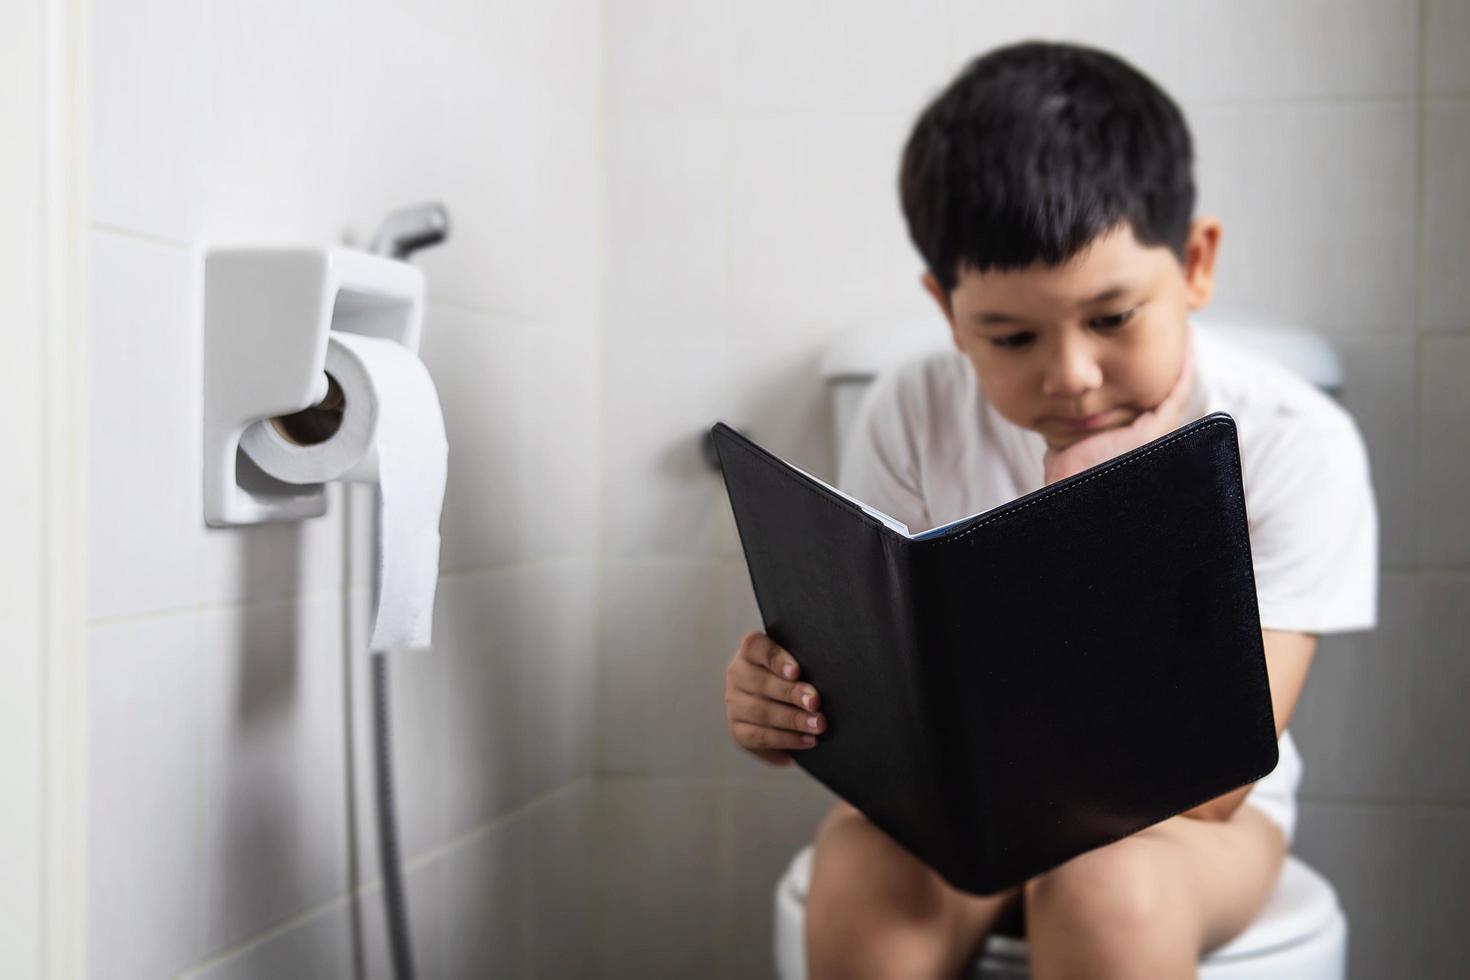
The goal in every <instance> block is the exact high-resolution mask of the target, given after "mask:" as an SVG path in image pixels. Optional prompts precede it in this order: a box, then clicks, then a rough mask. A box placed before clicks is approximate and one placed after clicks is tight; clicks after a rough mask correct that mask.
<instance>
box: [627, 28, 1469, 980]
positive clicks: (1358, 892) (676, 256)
mask: <svg viewBox="0 0 1470 980" xmlns="http://www.w3.org/2000/svg"><path fill="white" fill-rule="evenodd" d="M608 18H609V19H608V71H607V76H606V83H607V99H608V103H607V106H608V133H609V146H608V198H609V215H608V240H609V250H608V295H607V309H608V317H607V333H608V344H607V356H606V359H605V361H604V363H603V372H604V380H603V387H604V390H605V392H606V396H605V402H604V404H605V410H606V413H607V426H606V433H607V435H606V440H605V444H604V446H605V448H604V460H605V462H604V465H605V468H606V492H605V494H604V496H603V518H604V522H605V527H606V531H605V538H604V541H605V547H604V554H605V556H606V567H605V568H604V572H603V580H602V581H603V590H604V605H605V608H606V610H607V615H606V618H605V620H604V625H603V630H602V643H603V656H604V670H603V678H604V683H603V687H602V691H601V696H602V704H603V711H604V718H605V720H606V728H605V730H604V732H603V742H602V752H601V755H600V766H601V769H602V772H603V774H604V776H605V779H606V783H607V788H608V793H609V800H610V805H609V809H608V810H607V811H606V815H607V819H608V825H607V827H606V831H605V832H606V833H607V834H608V835H609V836H610V837H611V838H613V839H617V840H621V841H623V842H624V846H622V847H621V848H620V849H619V850H618V851H617V852H616V853H612V852H610V853H609V855H608V860H609V862H610V870H609V875H608V878H607V883H608V890H609V891H608V894H607V895H606V896H605V902H606V913H607V914H606V918H605V921H604V923H603V933H602V935H601V939H600V943H599V947H600V949H601V951H602V956H603V959H602V963H603V966H604V969H605V972H607V973H608V975H618V974H625V975H633V974H635V973H637V972H639V971H643V972H647V973H649V974H655V975H661V974H666V973H673V972H674V971H676V970H683V971H696V972H698V973H699V974H700V975H709V974H710V973H711V972H712V970H713V972H716V973H718V972H720V970H719V969H718V968H713V967H711V963H712V962H713V963H720V964H724V972H725V973H726V974H728V975H731V976H749V975H754V974H755V973H756V972H757V971H760V970H764V969H769V958H768V957H769V919H770V915H771V896H770V888H771V886H772V884H773V883H774V879H775V876H776V875H777V874H778V873H779V872H780V870H781V869H782V867H783V866H784V863H785V862H786V861H787V860H788V859H789V858H790V856H791V854H792V852H793V851H794V849H795V848H796V847H797V846H799V845H800V844H801V843H803V842H805V841H807V840H809V839H810V836H811V834H812V831H813V830H814V828H815V823H816V820H817V819H818V818H819V816H820V815H821V813H822V812H823V811H824V809H825V806H826V804H827V801H828V800H829V799H830V797H828V796H827V795H826V794H825V793H824V792H822V791H821V790H820V789H818V788H815V787H814V783H813V781H812V780H811V779H810V777H808V776H807V775H806V774H805V773H804V772H800V771H795V770H770V769H766V768H765V767H763V766H761V765H760V764H759V763H757V762H754V761H753V760H751V759H749V758H747V757H745V756H744V755H743V754H741V753H740V752H739V750H737V749H735V748H734V747H733V746H732V745H731V743H730V740H729V737H728V736H727V735H726V734H725V730H724V719H723V705H722V704H721V701H720V697H719V693H718V692H719V689H720V684H721V676H720V675H721V671H722V669H723V666H724V664H725V662H726V661H727V660H728V659H729V657H730V655H731V654H732V652H733V650H734V645H735V642H736V640H737V639H738V637H739V636H740V634H741V633H743V632H744V631H745V630H746V629H749V628H758V627H759V626H760V620H759V617H758V615H757V614H756V611H755V607H754V604H753V601H752V599H751V597H750V594H749V585H748V581H747V580H746V579H745V577H744V576H745V572H744V567H743V563H742V561H741V558H740V552H739V546H738V543H737V541H736V539H735V536H734V533H733V528H732V526H731V523H730V519H729V513H728V511H729V508H728V504H727V503H726V502H725V500H724V497H723V495H722V492H721V490H720V484H719V481H718V478H717V477H716V476H715V475H714V474H713V473H710V472H707V471H705V470H703V469H702V468H701V465H700V463H699V461H698V456H697V445H696V441H695V440H696V438H697V435H698V433H699V432H700V430H701V429H702V428H705V427H707V426H708V425H709V423H710V422H711V421H713V420H714V419H716V418H724V419H725V420H727V421H730V422H732V423H734V424H737V425H740V426H744V427H747V428H748V429H749V431H750V432H751V433H752V434H753V435H755V436H756V437H757V438H758V439H760V440H762V441H763V442H765V443H766V444H768V445H770V446H771V447H772V448H773V449H775V450H776V451H777V452H780V453H782V454H783V455H788V456H789V457H790V458H792V459H794V460H796V461H799V462H800V463H801V465H803V466H804V467H806V468H809V469H812V470H813V471H814V472H817V473H819V474H822V475H825V476H828V477H830V476H831V475H832V459H831V452H830V447H829V446H828V442H827V441H828V439H829V437H830V430H829V425H828V420H827V415H826V412H827V408H826V403H825V401H824V400H823V393H822V392H821V391H820V389H819V385H818V382H817V379H816V361H817V358H818V357H819V355H820V352H821V350H822V348H823V345H824V344H825V343H827V341H828V340H829V339H830V338H832V337H833V336H834V335H835V333H836V332H838V331H839V330H841V329H843V328H845V327H847V326H849V325H851V324H853V323H857V322H862V323H867V322H870V321H872V320H874V319H876V318H880V317H883V316H892V317H894V318H899V317H906V316H909V315H911V314H915V313H917V314H920V315H923V314H925V313H927V312H928V309H929V306H928V304H929V303H930V301H929V300H928V298H927V297H926V296H924V295H923V294H922V293H921V292H920V290H919V286H918V282H917V280H918V276H919V274H920V272H921V264H920V260H919V258H918V256H917V254H916V253H915V252H914V250H913V249H912V248H911V246H910V245H909V244H908V240H907V235H906V233H905V231H904V228H903V226H902V222H901V218H900V212H899V209H898V201H897V189H896V182H897V162H898V154H899V150H900V148H901V143H902V140H903V139H904V137H905V136H906V134H907V129H908V126H909V124H910V122H911V121H912V119H913V117H914V116H915V115H916V114H917V113H918V111H919V110H920V108H921V107H922V105H923V103H924V102H925V101H926V100H927V99H928V98H929V97H930V96H932V95H933V94H934V93H936V92H937V91H938V90H939V89H940V88H941V87H942V86H943V85H945V84H947V83H948V81H949V80H950V79H951V77H952V76H953V74H954V73H955V72H956V71H957V70H958V68H959V67H960V65H961V64H962V63H963V62H964V61H966V60H968V59H969V57H971V56H972V55H974V54H978V53H980V52H981V51H983V50H985V49H987V48H990V47H992V46H994V45H997V44H1000V43H1004V42H1008V41H1012V40H1019V39H1021V38H1024V37H1033V36H1034V37H1043V38H1050V39H1068V40H1076V41H1082V42H1084V43H1092V44H1098V45H1101V46H1103V47H1106V48H1109V49H1111V50H1114V51H1117V52H1119V53H1120V54H1122V55H1123V56H1125V57H1127V58H1129V59H1130V60H1131V61H1133V62H1134V63H1135V64H1136V65H1138V66H1139V67H1141V68H1143V69H1144V70H1145V71H1147V72H1148V73H1150V74H1151V75H1152V76H1153V77H1154V78H1155V79H1156V80H1158V81H1159V82H1160V83H1162V85H1163V86H1164V87H1165V88H1166V89H1167V90H1168V91H1169V92H1171V93H1172V94H1173V95H1174V96H1175V97H1176V99H1177V100H1178V101H1180V103H1181V105H1182V107H1183V108H1184V110H1185V113H1186V116H1187V117H1188V120H1189V123H1190V125H1191V128H1192V131H1193V134H1194V137H1195V142H1196V151H1197V159H1198V166H1197V172H1196V175H1197V179H1198V183H1199V188H1200V209H1201V211H1202V212H1205V213H1214V214H1217V215H1219V216H1220V217H1221V218H1222V221H1223V224H1224V236H1223V239H1222V251H1221V256H1220V260H1219V266H1218V290H1217V296H1216V303H1217V304H1218V305H1220V306H1222V307H1223V306H1228V307H1232V308H1237V309H1253V310H1259V311H1261V312H1262V313H1265V314H1269V315H1274V316H1278V317H1286V318H1290V319H1293V320H1295V321H1297V322H1299V323H1300V324H1302V325H1303V326H1305V327H1307V328H1309V329H1313V330H1318V331H1321V332H1323V333H1325V334H1327V335H1328V336H1329V337H1331V339H1332V340H1333V341H1334V342H1336V343H1337V345H1338V347H1339V350H1340V351H1341V353H1342V355H1343V357H1344V359H1345V361H1346V366H1347V371H1348V380H1347V388H1346V393H1345V401H1346V404H1347V406H1348V408H1349V409H1350V410H1351V411H1352V412H1353V413H1354V415H1355V417H1356V418H1357V419H1358V422H1359V424H1360V426H1361V427H1362V429H1363V432H1364V434H1365V436H1366V438H1367V440H1368V443H1369V446H1370V449H1371V452H1372V460H1373V468H1374V479H1375V483H1376V486H1377V490H1378V495H1379V506H1380V515H1381V519H1382V534H1383V541H1382V544H1383V553H1382V558H1383V563H1384V569H1383V593H1382V620H1383V626H1382V628H1381V629H1380V630H1379V631H1378V632H1376V633H1374V634H1370V635H1365V636H1355V637H1339V638H1330V639H1327V640H1326V641H1324V643H1323V644H1322V647H1321V653H1320V654H1319V656H1318V658H1317V661H1316V665H1315V666H1314V669H1313V672H1312V678H1311V683H1310V684H1309V685H1308V687H1307V692H1306V695H1305V697H1304V699H1303V702H1302V704H1301V706H1300V708H1299V713H1298V716H1297V718H1295V719H1294V720H1293V725H1292V729H1293V732H1295V733H1296V738H1297V739H1298V742H1299V745H1300V747H1301V749H1302V751H1303V754H1304V756H1305V759H1306V777H1305V785H1304V791H1303V794H1302V799H1303V804H1302V814H1301V822H1300V827H1299V832H1298V844H1297V848H1296V849H1297V851H1298V853H1300V854H1301V855H1303V856H1304V857H1305V858H1306V859H1307V860H1309V861H1310V862H1312V863H1313V864H1315V865H1316V866H1317V867H1319V868H1321V869H1322V870H1323V871H1324V872H1326V873H1327V874H1328V875H1329V876H1330V877H1331V879H1332V880H1333V881H1334V882H1335V883H1336V885H1337V887H1338V889H1339V891H1340V893H1341V896H1342V899H1343V901H1344V903H1345V905H1346V907H1347V912H1348V915H1349V917H1350V920H1351V924H1352V939H1351V946H1352V950H1351V955H1352V966H1353V973H1354V975H1359V976H1386V975H1394V974H1400V973H1402V974H1404V975H1416V976H1445V975H1454V974H1456V973H1463V972H1465V967H1466V963H1465V960H1464V957H1465V946H1464V942H1463V937H1462V936H1460V935H1459V934H1458V933H1457V926H1456V911H1455V910H1460V909H1464V908H1465V907H1466V906H1467V904H1470V892H1467V885H1466V882H1467V881H1470V876H1467V875H1466V874H1465V870H1466V867H1467V864H1470V843H1467V841H1470V759H1467V752H1470V731H1467V728H1466V724H1467V723H1466V718H1467V717H1470V713H1467V712H1466V710H1465V707H1466V702H1467V688H1470V673H1467V667H1466V663H1467V661H1466V659H1465V656H1464V654H1465V651H1466V643H1465V640H1464V637H1465V636H1466V635H1467V634H1470V613H1467V610H1470V517H1467V516H1466V515H1467V513H1470V512H1467V510H1466V508H1465V507H1464V504H1463V499H1464V498H1463V494H1462V493H1461V492H1460V490H1459V488H1461V487H1463V486H1464V485H1465V484H1466V481H1467V480H1470V440H1467V439H1466V438H1465V436H1464V431H1463V427H1464V423H1465V420H1466V419H1467V418H1470V400H1467V395H1466V394H1465V393H1466V392H1467V391H1470V389H1467V388H1466V386H1465V385H1464V382H1463V379H1464V378H1465V377H1466V376H1467V374H1470V317H1467V315H1466V314H1465V312H1464V310H1465V308H1466V305H1467V300H1470V293H1467V286H1466V285H1465V282H1466V278H1465V276H1464V275H1463V265H1464V256H1465V254H1466V246H1467V244H1470V243H1467V240H1466V232H1465V228H1466V227H1470V221H1467V219H1470V181H1467V177H1466V170H1465V168H1464V165H1463V161H1464V159H1465V157H1466V155H1467V153H1470V62H1467V61H1466V59H1465V58H1464V56H1463V52H1464V51H1465V50H1466V47H1467V44H1470V5H1467V4H1466V3H1465V2H1464V0H1429V2H1427V3H1425V4H1421V3H1418V2H1412V0H1395V2H1390V3H1375V4H1351V5H1341V4H1333V5H1325V4H1316V3H1312V4H1308V3H1293V4H1279V3H1263V2H1262V3H1246V4H1232V5H1219V4H1173V5H1157V4H1151V3H1149V4H1145V3H1112V4H1106V5H1096V4H1086V3H1077V2H1042V3H1036V2H1024V3H1022V2H989V3H984V4H980V3H962V2H959V0H932V2H928V3H919V4H902V5H899V4H881V3H861V4H852V3H846V4H834V3H814V2H813V3H796V4H793V3H777V2H740V3H736V2H733V0H726V2H712V3H703V4H685V3H678V2H673V0H637V2H633V0H620V2H616V3H611V4H609V5H608ZM936 323H938V322H937V321H936ZM936 329H942V326H939V325H937V326H936ZM650 820H655V821H658V822H657V823H655V824H654V825H653V826H652V827H650V826H649V825H648V822H649V821H650ZM629 842H631V843H629ZM1406 944H1407V945H1408V946H1410V947H1412V952H1409V953H1405V952H1404V949H1403V947H1404V945H1406ZM1404 957H1407V959H1404ZM1453 965H1458V966H1459V970H1458V971H1457V970H1455V969H1454V968H1453Z"/></svg>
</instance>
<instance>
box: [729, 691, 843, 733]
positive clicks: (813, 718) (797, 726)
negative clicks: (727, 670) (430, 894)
mask: <svg viewBox="0 0 1470 980" xmlns="http://www.w3.org/2000/svg"><path fill="white" fill-rule="evenodd" d="M730 715H731V717H732V718H733V719H735V720H736V721H743V722H751V723H754V724H757V725H767V726H769V727H771V728H784V729H786V730H788V731H794V732H804V733H806V734H808V735H815V734H817V733H819V732H822V731H824V730H825V729H826V727H827V719H826V718H824V717H822V715H821V714H819V713H814V712H806V711H802V710H801V709H800V708H791V707H787V706H786V705H784V704H782V703H781V702H779V701H772V700H771V699H770V698H761V697H756V696H755V695H753V694H747V693H746V692H744V691H736V692H735V693H734V694H733V695H732V696H731V697H730Z"/></svg>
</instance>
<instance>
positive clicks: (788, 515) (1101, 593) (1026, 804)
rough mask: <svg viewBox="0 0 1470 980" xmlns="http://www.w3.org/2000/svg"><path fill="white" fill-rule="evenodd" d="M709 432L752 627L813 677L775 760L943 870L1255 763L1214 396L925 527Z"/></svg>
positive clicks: (1228, 465)
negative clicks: (1160, 428) (811, 728)
mask: <svg viewBox="0 0 1470 980" xmlns="http://www.w3.org/2000/svg"><path fill="white" fill-rule="evenodd" d="M712 435H713V438H714V443H715V448H716V451H717V453H718V455H719V460H720V465H721V470H722V473H723V475H724V479H725V485H726V489H727V491H728V494H729V498H730V504H731V507H732V509H733V512H734V516H735V522H736V526H737V528H738V530H739V534H740V542H741V546H742V548H743V550H744V553H745V559H746V564H747V567H748V568H749V571H750V576H751V583H752V585H753V587H754V590H755V596H756V601H757V604H758V605H759V608H760V613H761V618H762V621H763V625H764V629H765V632H766V633H767V635H769V636H770V637H771V639H773V640H774V641H775V642H777V643H779V644H780V645H781V646H783V647H785V648H786V649H788V650H790V651H791V653H792V655H793V656H794V657H796V659H797V662H798V663H800V664H801V667H802V677H803V678H804V679H805V680H807V681H809V682H810V683H811V684H812V685H813V686H815V687H816V688H817V690H818V691H819V692H821V696H822V703H823V709H822V710H823V713H824V714H825V715H826V717H827V729H826V731H825V732H823V733H822V734H821V735H820V736H818V741H817V744H816V745H815V746H813V747H811V748H808V749H797V750H794V751H793V753H792V754H793V756H794V758H795V759H796V761H797V763H798V764H799V765H800V766H801V767H802V768H804V769H805V770H806V771H807V772H809V773H810V774H811V775H812V776H813V777H815V778H816V779H818V780H819V781H820V782H822V783H823V784H824V785H825V786H827V787H828V788H829V789H831V790H832V791H833V792H834V793H836V794H837V795H838V796H840V797H842V798H843V799H845V800H847V801H848V802H849V803H851V804H852V805H853V806H855V807H857V809H859V810H860V811H862V812H863V813H864V814H865V815H866V816H867V817H868V818H869V819H870V820H872V821H873V823H874V824H875V825H877V826H878V827H880V828H882V829H883V830H884V831H886V832H887V833H888V834H889V835H890V836H892V837H893V838H894V839H895V840H897V841H898V842H899V843H900V844H901V845H903V846H904V847H905V848H907V849H908V850H909V851H910V852H911V853H913V854H914V855H915V856H916V857H918V858H919V859H920V860H922V861H924V862H925V863H927V864H928V865H929V866H931V867H932V868H934V869H935V870H936V871H937V872H939V874H940V875H942V876H943V877H944V879H945V880H946V881H948V882H949V883H950V884H951V885H953V886H954V887H956V888H959V889H962V890H964V891H968V892H972V893H976V894H990V893H993V892H996V891H999V890H1001V889H1004V888H1007V887H1010V886H1011V885H1015V884H1019V883H1021V882H1023V881H1025V880H1027V879H1029V878H1031V877H1033V876H1035V875H1037V874H1039V873H1041V872H1043V871H1046V870H1048V869H1050V868H1053V867H1055V866H1056V865H1058V864H1061V863H1062V862H1064V861H1066V860H1068V859H1069V858H1071V857H1074V856H1076V855H1078V854H1081V853H1083V852H1085V851H1088V850H1091V849H1093V848H1096V847H1101V846H1102V845H1104V844H1108V843H1111V842H1112V841H1115V840H1117V839H1119V838H1121V837H1124V836H1126V835H1128V834H1131V833H1134V832H1136V831H1138V830H1142V829H1143V828H1145V827H1147V826H1150V825H1151V824H1154V823H1157V822H1159V821H1161V820H1164V819H1167V818H1168V817H1171V816H1174V815H1176V814H1178V813H1181V812H1183V811H1185V810H1188V809H1190V808H1192V807H1194V806H1197V805H1199V804H1201V803H1204V802H1206V801H1207V800H1210V799H1213V798H1214V797H1216V796H1219V795H1221V794H1223V793H1227V792H1229V791H1231V790H1232V789H1236V788H1238V787H1240V786H1243V785H1245V784H1247V783H1250V782H1253V781H1255V780H1257V779H1259V778H1261V777H1262V776H1264V775H1266V774H1267V773H1269V772H1270V771H1271V770H1272V769H1274V768H1275V766H1276V762H1277V742H1276V728H1275V721H1274V715H1273V711H1272V707H1271V695H1270V687H1269V682H1268V679H1267V674H1266V663H1265V651H1264V648H1263V647H1262V643H1261V627H1260V615H1259V611H1258V609H1257V606H1256V591H1255V576H1254V572H1253V569H1252V565H1251V553H1250V539H1249V536H1248V533H1247V522H1246V509H1245V494H1244V490H1243V487H1242V484H1241V475H1240V455H1239V444H1238V441H1237V436H1236V428H1235V422H1234V419H1232V418H1231V417H1230V415H1228V414H1226V413H1224V412H1215V413H1212V414H1210V415H1207V416H1205V417H1203V418H1200V419H1197V420H1195V421H1193V422H1190V423H1188V424H1186V425H1184V426H1181V427H1180V428H1178V429H1176V430H1174V431H1173V432H1170V433H1168V434H1166V435H1164V436H1161V437H1160V438H1158V439H1155V440H1154V441H1152V442H1150V443H1147V444H1145V445H1143V446H1139V447H1138V448H1136V449H1133V450H1130V451H1128V452H1126V453H1124V454H1122V455H1120V456H1117V457H1115V458H1114V459H1111V460H1108V461H1107V462H1104V463H1101V464H1099V465H1097V466H1095V467H1093V468H1091V469H1089V470H1086V471H1084V472H1082V473H1078V474H1075V475H1073V476H1071V477H1068V478H1067V479H1065V480H1061V481H1058V482H1056V483H1053V484H1051V485H1050V486H1046V487H1043V488H1041V489H1039V490H1036V491H1034V492H1032V493H1029V494H1026V495H1025V496H1022V497H1019V498H1017V499H1016V500H1013V501H1011V502H1009V503H1006V504H1003V505H1001V506H999V507H995V508H993V509H991V510H988V511H985V512H983V513H980V514H976V515H974V516H972V517H969V518H966V519H964V520H961V521H957V522H954V523H953V524H950V525H946V526H945V527H944V528H943V529H942V530H940V531H937V532H933V533H928V534H924V535H922V536H914V535H905V534H903V533H901V532H899V531H898V530H897V529H895V528H894V527H891V526H889V525H888V524H887V523H885V522H884V521H882V520H880V519H879V518H877V517H875V516H873V515H872V514H871V513H870V512H869V511H868V510H865V509H864V507H862V506H860V505H859V504H858V503H856V502H854V501H853V499H852V498H850V497H848V496H846V495H845V494H842V493H839V492H837V491H836V490H834V488H832V487H830V486H828V485H827V484H825V483H823V482H822V481H820V480H817V479H815V478H814V477H811V476H810V475H808V474H806V473H804V472H802V471H801V470H799V469H797V468H796V467H793V466H791V465H789V464H787V463H786V462H784V461H783V460H781V459H780V458H778V457H776V456H775V455H773V454H771V453H769V452H767V451H766V450H765V449H763V448H762V447H760V446H758V445H757V444H756V443H754V442H752V441H751V440H749V439H747V438H746V437H744V436H743V435H741V434H740V433H738V432H736V431H735V430H734V429H732V428H730V427H729V426H727V425H725V424H724V423H723V422H719V423H716V424H715V425H714V427H713V429H712Z"/></svg>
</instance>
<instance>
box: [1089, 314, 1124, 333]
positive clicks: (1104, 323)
mask: <svg viewBox="0 0 1470 980" xmlns="http://www.w3.org/2000/svg"><path fill="white" fill-rule="evenodd" d="M1132 318H1133V311H1132V310H1124V311H1123V312H1122V313H1114V314H1112V315H1111V316H1104V317H1098V318H1097V319H1096V320H1093V321H1092V325H1093V326H1094V327H1101V328H1102V329H1103V330H1116V329H1117V328H1118V327H1121V326H1122V325H1123V324H1125V323H1127V322H1128V321H1129V320H1131V319H1132Z"/></svg>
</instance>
